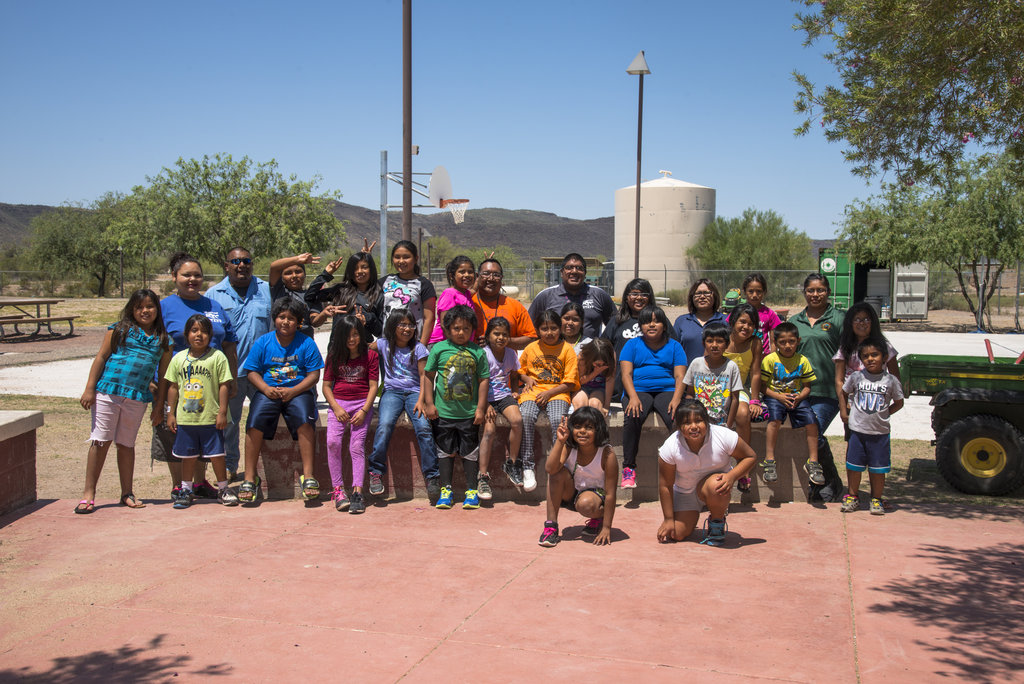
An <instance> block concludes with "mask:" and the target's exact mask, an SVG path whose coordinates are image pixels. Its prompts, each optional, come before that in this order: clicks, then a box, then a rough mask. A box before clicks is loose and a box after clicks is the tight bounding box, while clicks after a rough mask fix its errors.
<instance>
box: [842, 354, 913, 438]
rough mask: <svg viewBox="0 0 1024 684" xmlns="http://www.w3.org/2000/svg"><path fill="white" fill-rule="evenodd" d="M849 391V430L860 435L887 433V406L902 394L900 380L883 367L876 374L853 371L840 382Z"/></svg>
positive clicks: (901, 396)
mask: <svg viewBox="0 0 1024 684" xmlns="http://www.w3.org/2000/svg"><path fill="white" fill-rule="evenodd" d="M843 391H844V392H846V394H848V395H849V406H850V423H849V424H850V430H852V431H853V432H859V433H861V434H862V435H886V434H888V433H889V406H890V404H892V402H894V401H896V400H898V399H902V398H903V387H902V386H901V385H900V381H899V380H897V379H896V378H895V376H893V375H891V374H890V373H888V372H887V371H885V370H884V369H883V370H882V372H881V373H879V374H877V375H876V374H874V373H869V372H867V371H866V370H859V371H854V373H853V374H852V375H850V376H849V377H848V378H846V382H844V383H843Z"/></svg>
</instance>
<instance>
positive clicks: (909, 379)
mask: <svg viewBox="0 0 1024 684" xmlns="http://www.w3.org/2000/svg"><path fill="white" fill-rule="evenodd" d="M1013 361H1014V360H1013V359H1011V358H997V359H996V360H995V362H994V363H989V360H988V359H987V358H986V357H983V356H932V355H929V354H908V355H907V356H904V357H902V358H900V376H901V378H902V380H903V393H904V394H907V395H910V394H938V393H939V392H941V391H942V390H944V389H950V388H954V387H959V388H964V389H987V390H1017V391H1022V390H1024V365H1017V364H1014V362H1013Z"/></svg>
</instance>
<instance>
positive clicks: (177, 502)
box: [174, 489, 192, 508]
mask: <svg viewBox="0 0 1024 684" xmlns="http://www.w3.org/2000/svg"><path fill="white" fill-rule="evenodd" d="M191 505H192V492H190V491H187V490H185V489H178V491H177V492H176V493H175V495H174V507H175V508H188V507H189V506H191Z"/></svg>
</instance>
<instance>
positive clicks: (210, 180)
mask: <svg viewBox="0 0 1024 684" xmlns="http://www.w3.org/2000/svg"><path fill="white" fill-rule="evenodd" d="M146 180H147V181H148V182H149V185H148V186H139V187H136V188H135V189H134V190H133V200H134V202H135V203H136V209H135V211H134V212H133V214H134V215H135V216H136V220H137V221H138V222H139V223H140V225H138V226H136V229H137V230H139V232H140V233H141V234H142V235H145V236H146V239H147V243H148V245H149V246H150V248H151V249H154V248H161V247H162V248H163V249H173V250H177V249H181V250H185V251H187V252H189V253H191V254H194V255H195V256H197V257H199V258H203V259H209V260H213V261H216V262H220V261H221V260H223V258H224V255H225V254H226V253H227V251H228V250H230V249H231V248H233V247H237V246H244V247H246V248H247V249H249V250H251V251H252V252H253V254H256V255H267V256H275V257H276V256H280V255H282V254H298V253H301V252H319V251H323V250H325V249H328V248H334V247H336V246H337V245H339V244H340V243H341V242H342V241H343V240H344V237H345V230H344V226H343V224H342V222H341V221H340V220H339V219H338V218H337V217H336V216H335V215H334V214H333V212H332V200H334V199H336V198H337V197H338V195H337V194H336V193H325V194H315V191H316V188H317V186H318V184H319V181H320V179H319V178H318V177H314V178H313V180H310V181H302V180H298V179H297V178H296V177H295V176H294V175H293V176H290V177H288V178H286V177H284V176H283V175H282V174H281V173H280V172H279V171H278V169H277V162H275V161H273V160H271V161H269V162H264V163H255V162H253V161H251V160H250V159H249V158H248V157H243V158H242V159H241V160H239V161H235V160H234V159H232V157H231V155H220V154H218V155H215V156H213V157H210V156H204V157H203V158H202V159H188V160H186V159H178V161H177V162H176V163H175V165H174V168H164V169H163V170H162V171H161V172H160V173H159V174H158V175H157V176H155V177H152V178H147V179H146Z"/></svg>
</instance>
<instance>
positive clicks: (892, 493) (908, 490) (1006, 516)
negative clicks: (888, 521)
mask: <svg viewBox="0 0 1024 684" xmlns="http://www.w3.org/2000/svg"><path fill="white" fill-rule="evenodd" d="M862 489H863V487H862ZM885 489H886V498H888V499H889V500H890V502H892V503H893V504H894V505H896V506H898V507H899V508H900V509H902V510H906V511H913V512H916V513H923V514H925V515H938V516H942V517H944V518H958V519H965V520H973V519H978V520H995V521H1005V522H1011V521H1016V520H1020V519H1022V518H1024V488H1022V489H1019V490H1017V491H1016V492H1013V493H1011V494H1008V495H1006V496H999V497H993V496H972V495H969V494H964V493H962V492H958V491H956V490H954V489H953V488H952V487H950V486H949V484H948V483H947V482H946V481H945V480H944V479H943V478H942V476H941V475H940V474H939V469H938V466H936V465H935V459H932V458H912V459H910V463H909V465H908V466H907V469H906V472H903V471H902V470H900V469H896V468H894V469H893V473H892V475H891V476H889V477H887V478H886V482H885Z"/></svg>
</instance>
